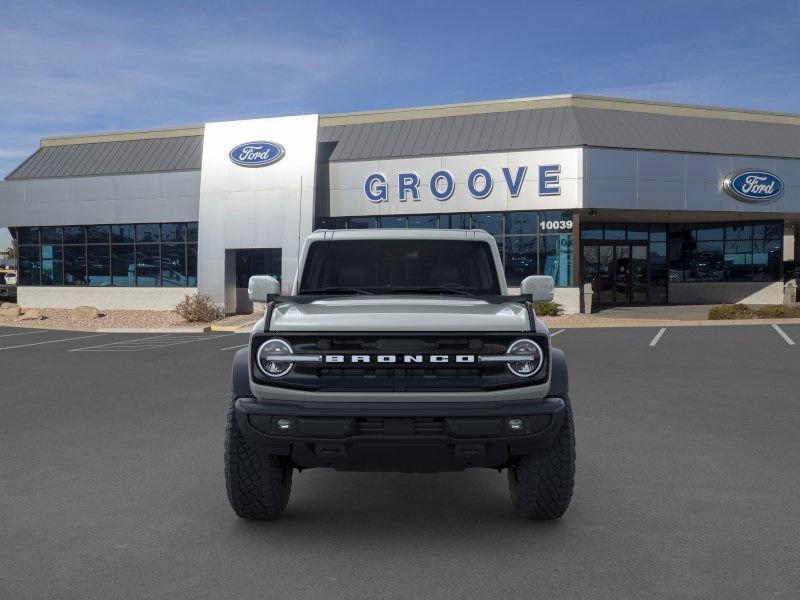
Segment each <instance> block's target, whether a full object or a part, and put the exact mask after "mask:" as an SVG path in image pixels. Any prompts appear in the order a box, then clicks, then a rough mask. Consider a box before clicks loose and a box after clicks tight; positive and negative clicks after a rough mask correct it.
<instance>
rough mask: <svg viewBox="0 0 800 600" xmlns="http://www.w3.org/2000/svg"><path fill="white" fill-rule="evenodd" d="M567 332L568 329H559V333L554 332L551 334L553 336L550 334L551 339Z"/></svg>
mask: <svg viewBox="0 0 800 600" xmlns="http://www.w3.org/2000/svg"><path fill="white" fill-rule="evenodd" d="M565 331H566V329H559V330H558V331H554V332H553V333H551V334H550V337H555V336H557V335H558V334H559V333H564V332H565Z"/></svg>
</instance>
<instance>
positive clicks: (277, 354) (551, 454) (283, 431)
mask: <svg viewBox="0 0 800 600" xmlns="http://www.w3.org/2000/svg"><path fill="white" fill-rule="evenodd" d="M249 291H250V294H251V297H252V299H254V300H260V301H265V302H266V303H267V304H266V311H265V314H264V316H263V318H262V319H261V320H260V321H258V323H256V325H255V326H254V328H253V332H252V334H251V336H250V344H249V346H248V347H247V348H243V349H241V350H239V351H238V352H237V354H236V356H235V358H234V362H233V397H232V399H231V403H230V408H229V411H228V416H227V430H226V438H225V480H226V486H227V492H228V499H229V500H230V503H231V506H232V507H233V509H234V511H235V512H236V514H237V515H239V516H240V517H244V518H249V519H269V518H274V517H277V516H279V515H280V514H281V513H282V512H283V510H284V509H285V507H286V504H287V502H288V500H289V493H290V491H291V487H292V474H293V472H294V469H298V470H302V469H307V468H311V467H331V468H334V469H347V470H369V471H410V472H435V471H445V470H462V469H466V468H469V467H490V468H493V469H506V470H507V471H508V483H509V488H510V491H511V501H512V503H513V505H514V507H515V508H516V509H517V511H519V512H520V513H522V514H523V515H525V516H528V517H531V518H534V519H554V518H558V517H560V516H562V515H563V514H564V511H566V509H567V507H568V505H569V502H570V499H571V497H572V488H573V483H574V475H575V434H574V427H573V422H572V410H571V408H570V403H569V397H568V394H567V393H568V377H567V364H566V361H565V358H564V354H563V353H562V352H561V351H560V350H557V349H555V348H553V347H552V346H551V344H550V336H549V332H548V330H547V327H546V326H545V325H544V324H543V323H542V322H541V321H540V320H539V319H538V318H537V317H536V314H535V312H534V307H533V305H532V303H531V301H532V300H535V301H540V300H550V299H552V294H553V280H552V278H550V277H542V276H539V277H535V276H534V277H528V278H526V279H525V280H523V282H522V284H521V293H522V295H521V296H509V295H508V290H507V287H506V282H505V277H504V275H503V269H502V261H501V258H500V254H499V252H498V249H497V245H496V244H495V241H494V238H492V236H490V235H489V234H488V233H486V232H484V231H464V230H461V231H449V230H413V229H405V230H399V229H398V230H348V231H330V230H321V231H316V232H314V233H313V234H311V235H310V236H309V237H308V238H307V239H306V241H305V245H304V246H303V249H302V252H301V255H300V264H299V268H298V275H297V277H296V279H295V281H294V284H293V287H292V295H291V296H281V295H280V284H279V283H278V281H277V280H276V279H274V278H272V277H268V276H256V277H252V278H251V280H250V286H249Z"/></svg>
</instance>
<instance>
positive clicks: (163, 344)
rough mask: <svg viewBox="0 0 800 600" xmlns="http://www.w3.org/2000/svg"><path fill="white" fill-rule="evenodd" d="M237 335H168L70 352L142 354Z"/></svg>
mask: <svg viewBox="0 0 800 600" xmlns="http://www.w3.org/2000/svg"><path fill="white" fill-rule="evenodd" d="M232 335H236V334H235V333H229V334H227V335H220V336H217V335H198V336H193V337H188V336H187V335H186V334H183V333H182V334H178V335H172V334H166V335H160V336H150V337H145V338H137V339H135V340H122V341H120V342H111V343H108V344H99V345H97V346H87V347H85V348H73V349H72V350H70V352H142V351H144V350H158V349H159V348H167V347H168V346H178V345H180V344H189V343H191V342H202V341H203V340H214V339H221V338H226V337H230V336H232Z"/></svg>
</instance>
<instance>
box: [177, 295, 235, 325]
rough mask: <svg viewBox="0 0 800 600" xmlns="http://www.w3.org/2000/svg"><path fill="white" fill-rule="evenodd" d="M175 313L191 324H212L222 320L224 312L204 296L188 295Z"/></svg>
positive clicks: (178, 305) (179, 303)
mask: <svg viewBox="0 0 800 600" xmlns="http://www.w3.org/2000/svg"><path fill="white" fill-rule="evenodd" d="M175 312H177V313H178V314H179V315H180V316H182V317H183V318H184V319H185V320H186V321H188V322H189V323H210V322H211V321H216V320H217V319H221V318H222V316H223V315H222V311H221V310H220V309H219V308H217V306H216V305H215V304H214V303H213V302H212V301H211V298H209V297H208V296H204V295H203V294H193V295H192V294H187V295H186V296H184V298H183V300H181V301H180V302H178V304H177V305H176V306H175Z"/></svg>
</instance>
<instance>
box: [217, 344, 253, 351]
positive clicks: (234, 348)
mask: <svg viewBox="0 0 800 600" xmlns="http://www.w3.org/2000/svg"><path fill="white" fill-rule="evenodd" d="M249 345H250V344H242V345H240V346H228V347H227V348H220V349H219V350H220V352H222V351H223V350H237V349H239V348H247V346H249Z"/></svg>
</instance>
